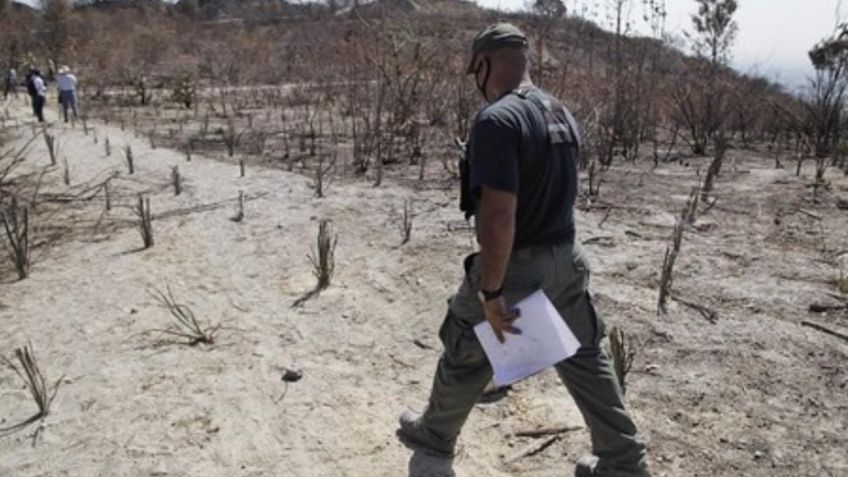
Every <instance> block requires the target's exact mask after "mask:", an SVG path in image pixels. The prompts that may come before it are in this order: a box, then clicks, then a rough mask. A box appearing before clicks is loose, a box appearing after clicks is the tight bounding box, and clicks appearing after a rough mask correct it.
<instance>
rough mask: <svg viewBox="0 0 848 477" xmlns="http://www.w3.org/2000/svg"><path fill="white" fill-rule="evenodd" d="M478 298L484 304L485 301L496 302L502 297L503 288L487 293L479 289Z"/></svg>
mask: <svg viewBox="0 0 848 477" xmlns="http://www.w3.org/2000/svg"><path fill="white" fill-rule="evenodd" d="M478 296H479V297H480V301H482V302H483V303H486V302H487V301H492V300H496V299H498V298H500V297H502V296H503V287H500V288H498V289H497V290H493V291H488V290H484V289H482V288H481V289H480V293H479V294H478Z"/></svg>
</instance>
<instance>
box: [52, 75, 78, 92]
mask: <svg viewBox="0 0 848 477" xmlns="http://www.w3.org/2000/svg"><path fill="white" fill-rule="evenodd" d="M56 88H58V89H59V91H74V90H75V89H76V88H77V78H76V76H74V75H72V74H70V73H66V74H63V75H59V77H58V78H56Z"/></svg>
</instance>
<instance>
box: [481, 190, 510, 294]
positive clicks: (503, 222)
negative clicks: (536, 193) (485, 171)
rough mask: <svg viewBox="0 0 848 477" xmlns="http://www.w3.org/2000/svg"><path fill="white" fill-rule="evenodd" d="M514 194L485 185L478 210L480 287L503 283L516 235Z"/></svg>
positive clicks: (492, 288) (492, 287) (494, 288)
mask: <svg viewBox="0 0 848 477" xmlns="http://www.w3.org/2000/svg"><path fill="white" fill-rule="evenodd" d="M516 203H517V198H516V196H515V194H512V193H510V192H503V191H499V190H495V189H491V188H489V187H483V191H482V196H481V199H480V204H479V205H480V207H479V210H478V214H477V241H478V242H479V243H480V276H479V277H478V278H479V283H480V288H481V289H483V290H487V291H493V290H497V289H499V288H500V287H501V285H502V284H503V280H504V275H506V266H507V263H508V262H509V257H510V255H511V254H512V245H513V240H514V239H515V208H516Z"/></svg>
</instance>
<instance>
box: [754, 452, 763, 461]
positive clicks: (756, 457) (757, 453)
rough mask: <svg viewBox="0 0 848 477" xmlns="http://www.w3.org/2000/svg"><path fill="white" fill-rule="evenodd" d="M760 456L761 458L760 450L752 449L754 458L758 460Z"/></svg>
mask: <svg viewBox="0 0 848 477" xmlns="http://www.w3.org/2000/svg"><path fill="white" fill-rule="evenodd" d="M762 458H763V452H762V451H754V460H760V459H762Z"/></svg>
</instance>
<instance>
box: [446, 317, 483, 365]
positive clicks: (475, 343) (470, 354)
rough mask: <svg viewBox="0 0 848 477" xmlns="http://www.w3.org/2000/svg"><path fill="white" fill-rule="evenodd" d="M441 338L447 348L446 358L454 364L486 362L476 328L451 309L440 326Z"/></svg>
mask: <svg viewBox="0 0 848 477" xmlns="http://www.w3.org/2000/svg"><path fill="white" fill-rule="evenodd" d="M439 339H440V340H441V341H442V345H443V346H444V348H445V359H447V360H448V361H449V362H450V363H451V364H452V365H455V366H457V365H458V366H467V365H477V364H481V363H483V362H486V354H485V352H484V351H483V347H482V346H481V345H480V341H479V340H478V339H477V335H476V334H475V333H474V328H473V327H472V326H471V325H470V324H467V323H464V322H462V321H461V320H459V319H458V318H457V317H456V316H454V315H453V313H452V312H451V311H450V310H448V312H447V315H446V316H445V320H444V321H443V322H442V326H441V327H440V328H439Z"/></svg>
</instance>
